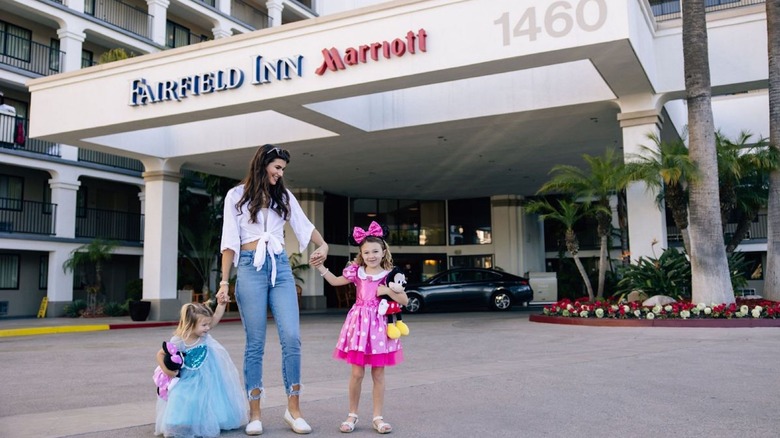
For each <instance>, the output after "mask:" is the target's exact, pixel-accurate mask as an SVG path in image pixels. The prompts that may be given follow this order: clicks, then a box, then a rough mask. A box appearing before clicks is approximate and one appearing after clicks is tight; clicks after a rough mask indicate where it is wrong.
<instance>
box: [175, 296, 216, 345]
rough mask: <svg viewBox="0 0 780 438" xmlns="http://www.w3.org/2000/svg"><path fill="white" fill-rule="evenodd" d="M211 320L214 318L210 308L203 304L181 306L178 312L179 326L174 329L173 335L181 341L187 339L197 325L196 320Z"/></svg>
mask: <svg viewBox="0 0 780 438" xmlns="http://www.w3.org/2000/svg"><path fill="white" fill-rule="evenodd" d="M204 316H205V317H206V318H211V317H212V316H214V312H212V311H211V308H210V307H209V306H207V305H205V304H203V303H187V304H185V305H183V306H181V311H180V312H179V325H178V326H177V327H176V331H175V332H174V333H173V334H174V335H175V336H178V337H180V338H182V339H187V338H189V337H190V335H191V334H192V331H193V330H194V329H195V326H196V325H197V324H198V318H200V317H204Z"/></svg>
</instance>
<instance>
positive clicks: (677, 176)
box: [626, 133, 697, 252]
mask: <svg viewBox="0 0 780 438" xmlns="http://www.w3.org/2000/svg"><path fill="white" fill-rule="evenodd" d="M647 138H648V139H650V140H651V141H652V142H653V146H652V147H650V146H645V145H641V146H640V148H641V152H640V153H639V154H637V155H631V156H629V160H630V161H629V163H627V164H626V173H627V174H628V178H629V179H630V180H631V181H642V182H644V183H645V184H646V185H647V188H648V190H653V191H654V192H655V193H656V195H657V196H656V200H657V202H658V205H659V208H663V205H664V202H665V203H666V206H667V207H668V208H669V210H670V211H671V213H672V219H673V220H674V224H675V226H677V229H678V230H680V235H682V238H683V245H684V247H685V252H690V238H689V237H688V188H687V187H688V183H689V182H690V181H692V180H694V179H695V178H696V176H697V172H696V166H694V164H693V162H692V161H691V159H690V157H689V156H688V148H687V147H686V146H685V142H684V141H683V140H681V139H680V140H675V141H661V139H660V138H659V137H658V135H656V134H655V133H650V134H648V135H647Z"/></svg>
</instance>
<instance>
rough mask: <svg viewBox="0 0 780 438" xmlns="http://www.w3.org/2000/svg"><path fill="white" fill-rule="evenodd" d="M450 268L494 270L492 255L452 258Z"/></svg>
mask: <svg viewBox="0 0 780 438" xmlns="http://www.w3.org/2000/svg"><path fill="white" fill-rule="evenodd" d="M450 268H485V269H491V268H493V256H492V255H471V256H450Z"/></svg>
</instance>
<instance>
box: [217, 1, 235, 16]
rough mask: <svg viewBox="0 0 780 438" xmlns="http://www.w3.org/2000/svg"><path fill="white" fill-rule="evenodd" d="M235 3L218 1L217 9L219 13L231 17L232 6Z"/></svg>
mask: <svg viewBox="0 0 780 438" xmlns="http://www.w3.org/2000/svg"><path fill="white" fill-rule="evenodd" d="M232 3H233V0H217V9H218V10H219V12H222V13H223V14H225V15H227V16H228V17H229V16H230V5H231V4H232Z"/></svg>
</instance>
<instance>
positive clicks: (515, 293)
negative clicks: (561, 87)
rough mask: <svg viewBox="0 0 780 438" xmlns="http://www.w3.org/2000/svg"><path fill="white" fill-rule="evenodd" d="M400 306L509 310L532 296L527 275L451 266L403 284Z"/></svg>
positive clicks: (415, 310) (410, 309)
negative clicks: (404, 302)
mask: <svg viewBox="0 0 780 438" xmlns="http://www.w3.org/2000/svg"><path fill="white" fill-rule="evenodd" d="M406 295H407V296H408V297H409V303H408V304H407V305H406V307H405V308H404V310H405V311H406V312H408V313H418V312H422V311H423V310H433V309H439V308H443V307H448V306H458V307H463V308H469V307H472V308H473V307H480V308H485V307H488V308H490V309H493V310H509V308H510V307H512V305H514V304H523V303H528V302H530V301H531V300H532V299H533V296H534V293H533V291H532V290H531V286H530V284H528V279H527V278H523V277H518V276H517V275H512V274H508V273H506V272H502V271H496V270H493V269H481V268H455V269H450V270H448V271H444V272H440V273H438V274H436V275H434V276H433V277H431V278H429V279H428V280H426V281H424V282H422V283H418V284H407V285H406Z"/></svg>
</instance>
